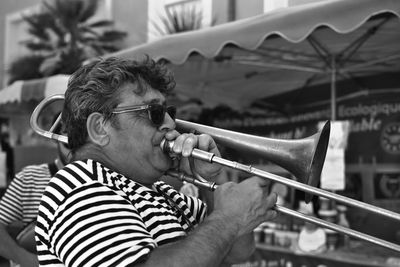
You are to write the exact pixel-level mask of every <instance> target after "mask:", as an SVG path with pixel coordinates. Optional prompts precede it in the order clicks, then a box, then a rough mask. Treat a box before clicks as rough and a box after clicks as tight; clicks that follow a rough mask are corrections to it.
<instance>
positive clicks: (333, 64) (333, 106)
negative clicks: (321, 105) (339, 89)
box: [331, 56, 336, 121]
mask: <svg viewBox="0 0 400 267" xmlns="http://www.w3.org/2000/svg"><path fill="white" fill-rule="evenodd" d="M331 120H332V121H335V120H336V57H335V56H332V60H331Z"/></svg>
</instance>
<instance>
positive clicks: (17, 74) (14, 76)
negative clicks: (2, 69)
mask: <svg viewBox="0 0 400 267" xmlns="http://www.w3.org/2000/svg"><path fill="white" fill-rule="evenodd" d="M43 60H44V57H43V56H41V55H28V56H22V57H19V58H18V59H16V60H14V61H13V62H12V63H11V65H10V67H9V70H8V71H9V73H10V78H9V80H8V84H11V83H13V82H15V81H18V80H29V79H35V78H42V77H43V74H42V73H40V72H39V69H38V66H40V64H42V62H43Z"/></svg>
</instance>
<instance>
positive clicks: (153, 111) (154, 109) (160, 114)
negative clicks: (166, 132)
mask: <svg viewBox="0 0 400 267" xmlns="http://www.w3.org/2000/svg"><path fill="white" fill-rule="evenodd" d="M149 111H150V119H151V121H152V122H153V123H154V124H155V125H161V124H162V123H163V121H164V116H165V111H166V110H165V106H162V105H151V106H150V107H149Z"/></svg>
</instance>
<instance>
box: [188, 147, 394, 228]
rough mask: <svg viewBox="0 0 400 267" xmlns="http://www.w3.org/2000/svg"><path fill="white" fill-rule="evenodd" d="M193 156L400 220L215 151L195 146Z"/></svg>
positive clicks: (381, 210) (379, 210) (382, 211)
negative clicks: (211, 151)
mask: <svg viewBox="0 0 400 267" xmlns="http://www.w3.org/2000/svg"><path fill="white" fill-rule="evenodd" d="M210 154H211V155H210ZM191 156H193V157H194V158H197V159H200V160H205V161H207V162H210V163H218V164H221V165H223V166H226V167H230V168H234V169H237V170H241V171H244V172H247V173H249V174H253V175H256V176H260V177H263V178H266V179H270V180H272V181H275V182H278V183H281V184H285V185H287V186H289V187H294V188H296V189H298V190H301V191H304V192H306V193H310V194H314V195H318V196H322V197H325V198H328V199H332V200H336V201H338V202H341V203H344V204H346V205H349V206H353V207H356V208H360V209H365V210H368V211H370V212H373V213H376V214H379V215H383V216H386V217H389V218H392V219H394V220H397V221H400V214H398V213H395V212H392V211H390V210H386V209H383V208H380V207H376V206H373V205H370V204H367V203H364V202H361V201H357V200H355V199H352V198H348V197H345V196H341V195H338V194H335V193H331V192H329V191H326V190H322V189H319V188H316V187H313V186H309V185H307V184H303V183H300V182H297V181H295V180H291V179H288V178H285V177H282V176H279V175H275V174H272V173H269V172H266V171H263V170H260V169H257V168H253V167H252V166H249V165H244V164H241V163H238V162H235V161H230V160H227V159H224V158H221V157H217V156H215V155H214V154H213V153H210V152H205V151H202V150H200V149H197V148H195V149H193V152H192V155H191Z"/></svg>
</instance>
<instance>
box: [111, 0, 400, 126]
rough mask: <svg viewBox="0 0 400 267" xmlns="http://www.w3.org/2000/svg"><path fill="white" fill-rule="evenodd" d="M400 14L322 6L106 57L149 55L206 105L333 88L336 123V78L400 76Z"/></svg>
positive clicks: (361, 1)
mask: <svg viewBox="0 0 400 267" xmlns="http://www.w3.org/2000/svg"><path fill="white" fill-rule="evenodd" d="M399 16H400V1H398V0H380V1H376V0H351V1H348V0H337V1H321V2H316V3H310V4H305V5H299V6H293V7H289V8H285V9H280V10H276V11H273V12H270V13H266V14H262V15H259V16H255V17H251V18H248V19H243V20H238V21H235V22H231V23H225V24H221V25H218V26H214V27H211V28H206V29H202V30H197V31H192V32H186V33H179V34H174V35H170V36H166V37H163V38H161V39H159V40H156V41H153V42H150V43H146V44H143V45H140V46H136V47H132V48H128V49H125V50H122V51H119V52H117V53H114V54H111V55H109V56H120V57H126V58H142V57H143V55H144V54H148V55H150V56H151V57H153V58H154V59H155V60H157V61H165V62H167V63H169V66H170V68H171V69H172V70H173V72H174V74H175V77H176V81H177V87H176V92H177V94H178V95H180V96H181V97H184V98H187V99H190V98H197V99H200V100H202V102H203V103H204V105H205V106H206V107H207V106H208V107H215V106H218V105H227V106H230V107H231V108H233V109H236V110H239V111H243V110H246V109H248V108H249V106H250V105H251V104H252V103H254V102H255V101H257V100H260V99H263V98H266V97H269V96H273V95H276V94H280V93H284V92H288V91H292V90H294V89H298V88H302V87H308V86H311V85H318V84H326V83H328V84H330V89H331V90H330V92H331V96H330V99H331V104H332V105H331V111H332V119H335V114H336V111H335V102H336V97H337V95H338V94H340V93H341V92H340V88H336V84H337V82H338V81H343V80H355V81H356V80H357V79H359V78H360V77H370V76H372V75H377V74H381V73H399V71H400V45H399V43H400V21H399ZM399 83H400V81H399ZM362 89H366V87H365V86H364V87H363V88H362Z"/></svg>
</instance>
